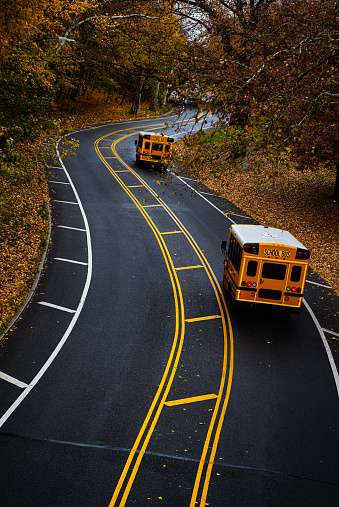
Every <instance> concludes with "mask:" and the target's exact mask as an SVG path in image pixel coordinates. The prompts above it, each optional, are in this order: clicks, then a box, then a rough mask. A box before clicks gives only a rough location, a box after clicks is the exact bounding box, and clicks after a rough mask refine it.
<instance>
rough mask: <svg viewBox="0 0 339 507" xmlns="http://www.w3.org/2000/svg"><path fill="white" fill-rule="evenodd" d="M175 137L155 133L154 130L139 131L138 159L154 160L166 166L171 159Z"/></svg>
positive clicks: (155, 162) (157, 163)
mask: <svg viewBox="0 0 339 507" xmlns="http://www.w3.org/2000/svg"><path fill="white" fill-rule="evenodd" d="M173 144H174V139H173V138H171V137H167V136H162V135H158V134H155V133H154V132H139V137H138V140H136V141H135V145H136V161H137V163H139V162H152V163H153V164H156V165H162V166H166V165H168V164H169V162H170V160H171V155H172V151H173Z"/></svg>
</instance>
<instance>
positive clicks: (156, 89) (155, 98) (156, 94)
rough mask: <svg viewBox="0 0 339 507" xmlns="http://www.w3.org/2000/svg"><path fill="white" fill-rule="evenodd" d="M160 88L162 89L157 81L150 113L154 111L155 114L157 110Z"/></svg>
mask: <svg viewBox="0 0 339 507" xmlns="http://www.w3.org/2000/svg"><path fill="white" fill-rule="evenodd" d="M159 87H160V82H159V81H157V82H156V83H155V85H154V89H153V93H152V98H151V102H150V105H149V109H150V111H153V112H154V113H155V112H156V110H157V104H158V95H159Z"/></svg>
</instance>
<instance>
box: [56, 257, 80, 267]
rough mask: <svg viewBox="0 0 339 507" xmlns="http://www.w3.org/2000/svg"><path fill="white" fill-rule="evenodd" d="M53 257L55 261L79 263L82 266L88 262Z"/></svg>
mask: <svg viewBox="0 0 339 507" xmlns="http://www.w3.org/2000/svg"><path fill="white" fill-rule="evenodd" d="M54 259H55V260H56V261H63V262H71V263H72V264H81V265H82V266H87V265H88V262H80V261H73V260H72V259H63V258H62V257H54Z"/></svg>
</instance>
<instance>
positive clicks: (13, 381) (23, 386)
mask: <svg viewBox="0 0 339 507" xmlns="http://www.w3.org/2000/svg"><path fill="white" fill-rule="evenodd" d="M0 378H2V380H5V381H6V382H10V383H11V384H14V385H15V386H17V387H21V389H26V387H28V384H25V382H21V380H18V379H17V378H14V377H11V376H10V375H7V373H4V372H2V371H0Z"/></svg>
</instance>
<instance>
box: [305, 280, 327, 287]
mask: <svg viewBox="0 0 339 507" xmlns="http://www.w3.org/2000/svg"><path fill="white" fill-rule="evenodd" d="M306 282H307V283H311V284H312V285H318V287H325V289H332V287H331V286H330V285H324V284H323V283H317V282H311V280H306Z"/></svg>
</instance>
